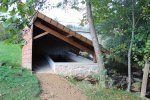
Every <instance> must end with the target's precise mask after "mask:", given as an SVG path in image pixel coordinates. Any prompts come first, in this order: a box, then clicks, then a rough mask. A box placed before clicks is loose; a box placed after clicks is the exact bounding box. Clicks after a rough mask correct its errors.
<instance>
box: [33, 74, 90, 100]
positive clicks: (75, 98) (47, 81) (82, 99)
mask: <svg viewBox="0 0 150 100" xmlns="http://www.w3.org/2000/svg"><path fill="white" fill-rule="evenodd" d="M36 76H37V77H38V79H39V80H40V83H41V87H42V93H41V95H40V97H41V99H42V100H87V99H86V96H84V94H83V93H82V92H81V91H80V90H79V89H78V88H77V87H75V86H74V85H72V84H71V83H69V82H68V81H67V80H65V79H64V78H62V77H60V76H57V75H53V74H36Z"/></svg>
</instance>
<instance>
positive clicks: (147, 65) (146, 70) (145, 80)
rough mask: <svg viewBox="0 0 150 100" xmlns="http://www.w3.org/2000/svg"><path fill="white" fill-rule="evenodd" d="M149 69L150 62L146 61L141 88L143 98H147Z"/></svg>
mask: <svg viewBox="0 0 150 100" xmlns="http://www.w3.org/2000/svg"><path fill="white" fill-rule="evenodd" d="M149 67H150V63H149V61H148V60H145V67H144V69H143V80H142V88H141V97H145V94H146V88H147V81H148V73H149Z"/></svg>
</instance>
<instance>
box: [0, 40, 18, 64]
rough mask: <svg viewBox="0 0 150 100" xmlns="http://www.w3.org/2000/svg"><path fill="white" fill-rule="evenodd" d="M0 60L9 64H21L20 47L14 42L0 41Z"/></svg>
mask: <svg viewBox="0 0 150 100" xmlns="http://www.w3.org/2000/svg"><path fill="white" fill-rule="evenodd" d="M0 62H4V63H7V64H9V65H11V66H21V47H20V45H16V44H6V43H4V42H0Z"/></svg>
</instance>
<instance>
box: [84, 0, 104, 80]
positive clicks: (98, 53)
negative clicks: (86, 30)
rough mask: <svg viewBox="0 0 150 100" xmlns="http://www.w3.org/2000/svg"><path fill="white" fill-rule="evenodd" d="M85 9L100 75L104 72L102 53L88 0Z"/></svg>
mask: <svg viewBox="0 0 150 100" xmlns="http://www.w3.org/2000/svg"><path fill="white" fill-rule="evenodd" d="M86 7H87V17H88V22H89V27H90V33H91V37H92V41H93V46H94V50H95V54H96V58H97V62H98V66H99V67H100V69H99V72H100V73H102V72H103V71H104V70H105V67H104V61H103V55H102V52H101V51H102V50H101V47H100V45H99V42H98V38H97V34H96V30H95V27H94V23H93V17H92V9H91V3H90V1H89V0H87V1H86ZM104 74H105V73H104ZM101 76H102V77H101V78H105V75H102V74H101Z"/></svg>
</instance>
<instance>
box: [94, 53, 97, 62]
mask: <svg viewBox="0 0 150 100" xmlns="http://www.w3.org/2000/svg"><path fill="white" fill-rule="evenodd" d="M93 62H94V63H97V59H96V54H95V53H94V55H93Z"/></svg>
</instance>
